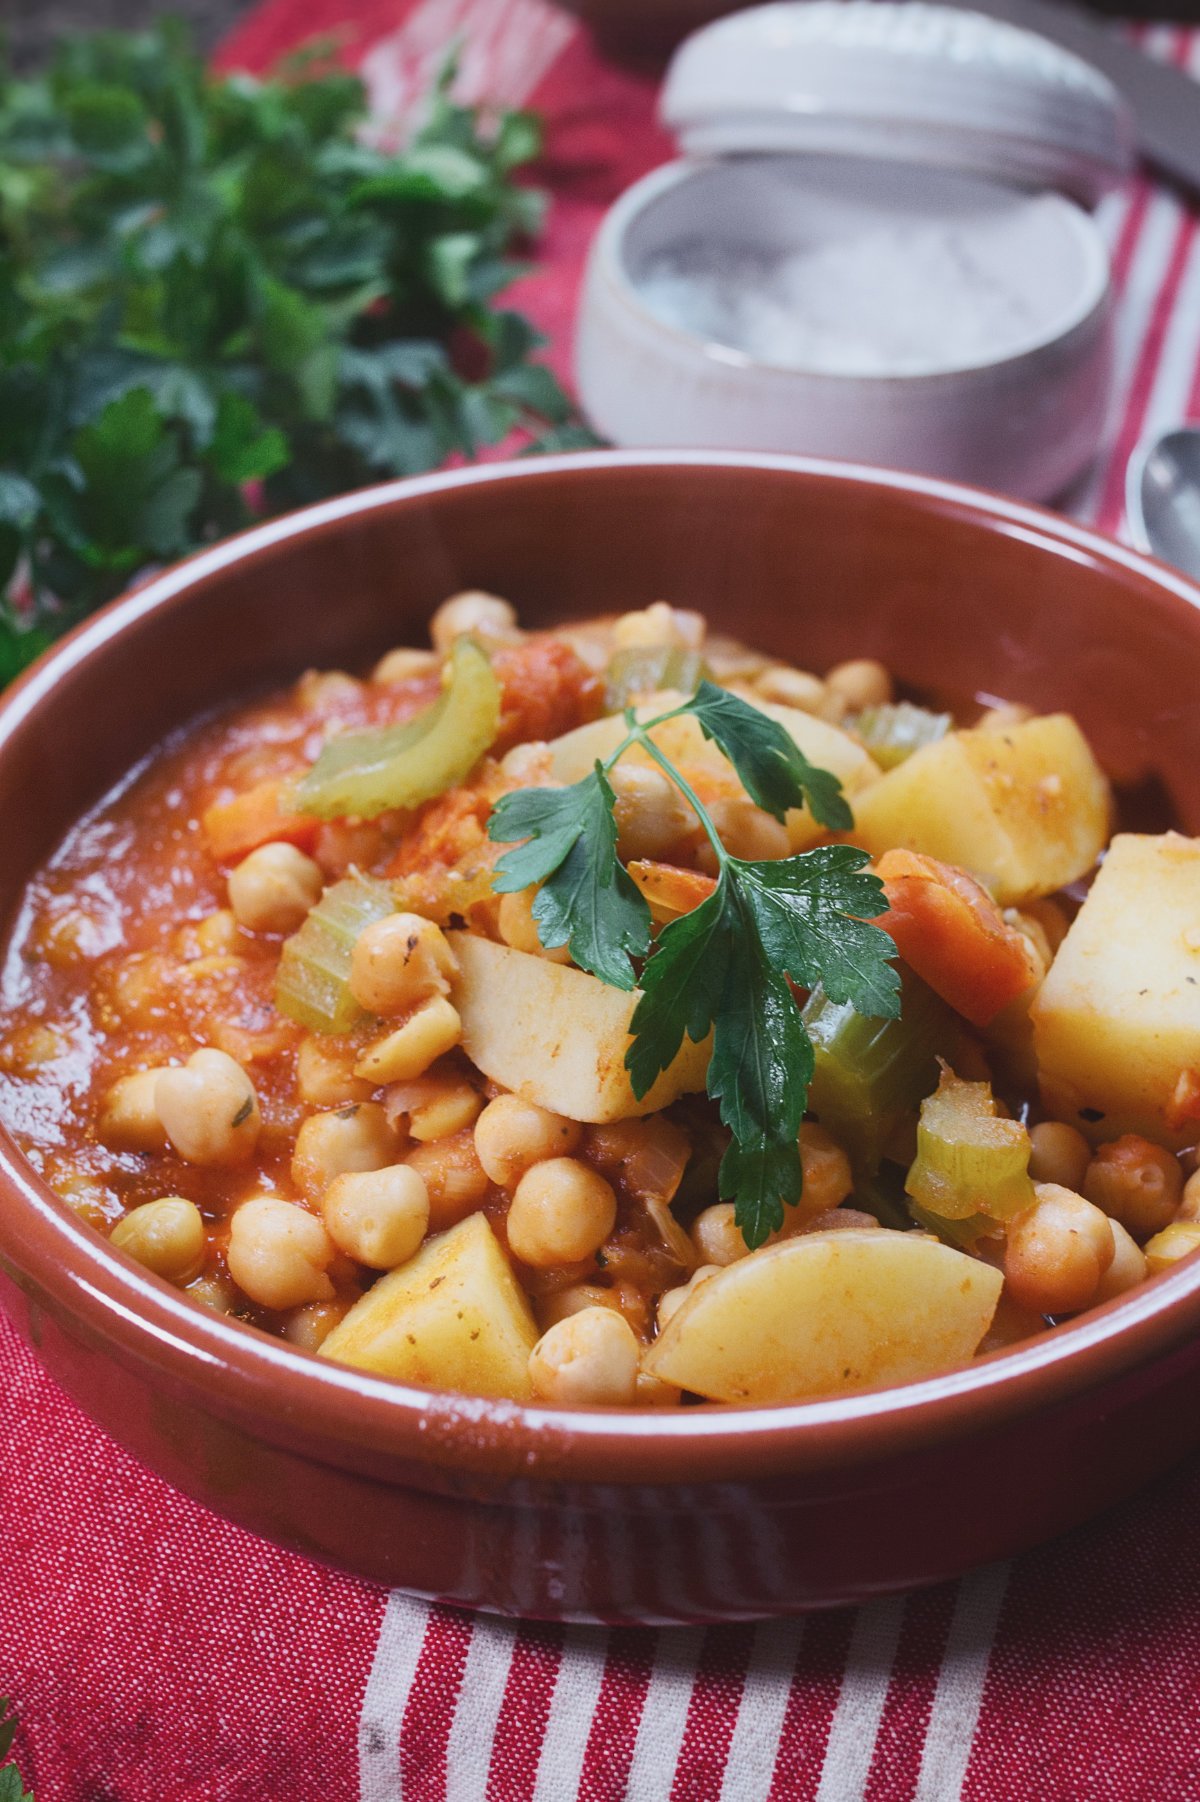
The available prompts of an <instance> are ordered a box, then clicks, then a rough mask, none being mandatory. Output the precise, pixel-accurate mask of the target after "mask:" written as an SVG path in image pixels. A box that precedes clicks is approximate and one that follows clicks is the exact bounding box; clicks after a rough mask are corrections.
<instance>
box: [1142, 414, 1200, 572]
mask: <svg viewBox="0 0 1200 1802" xmlns="http://www.w3.org/2000/svg"><path fill="white" fill-rule="evenodd" d="M1125 511H1126V514H1127V516H1128V519H1129V531H1130V536H1131V537H1132V539H1133V542H1134V544H1135V545H1136V546H1137V548H1138V549H1139V550H1140V551H1149V552H1151V554H1152V555H1153V556H1155V557H1161V558H1162V560H1163V562H1164V563H1173V564H1174V565H1175V567H1176V569H1181V570H1182V571H1183V573H1184V574H1185V575H1187V576H1192V577H1194V578H1195V579H1196V580H1197V581H1200V425H1185V426H1176V427H1174V428H1173V429H1172V430H1171V431H1169V432H1160V433H1159V435H1158V437H1156V438H1148V439H1147V440H1146V442H1145V443H1144V444H1141V445H1139V446H1138V448H1137V450H1135V451H1134V453H1133V456H1132V457H1131V458H1130V459H1129V468H1128V470H1127V472H1126V476H1125Z"/></svg>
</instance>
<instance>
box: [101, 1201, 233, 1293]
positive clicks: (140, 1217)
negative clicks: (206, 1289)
mask: <svg viewBox="0 0 1200 1802" xmlns="http://www.w3.org/2000/svg"><path fill="white" fill-rule="evenodd" d="M109 1242H110V1244H112V1245H115V1246H116V1247H117V1248H118V1250H120V1251H124V1252H128V1254H129V1256H130V1257H131V1258H136V1259H137V1261H138V1263H139V1264H142V1265H144V1266H145V1268H146V1269H147V1270H152V1271H153V1272H154V1274H155V1276H161V1277H165V1278H166V1280H167V1282H169V1283H179V1284H180V1285H182V1284H184V1283H190V1282H191V1281H192V1280H193V1278H195V1277H197V1276H199V1274H200V1271H201V1270H202V1268H203V1266H204V1254H205V1252H206V1250H207V1245H208V1242H207V1239H206V1237H205V1232H204V1219H203V1216H202V1215H201V1213H200V1210H199V1208H198V1207H197V1206H196V1204H195V1202H194V1201H187V1200H185V1198H184V1197H183V1196H182V1195H167V1196H164V1197H163V1199H162V1200H161V1201H144V1202H142V1204H141V1206H140V1207H136V1208H132V1209H131V1210H130V1211H129V1213H128V1214H126V1216H125V1218H124V1220H118V1222H117V1224H116V1226H114V1227H113V1230H112V1233H111V1235H110V1240H109Z"/></svg>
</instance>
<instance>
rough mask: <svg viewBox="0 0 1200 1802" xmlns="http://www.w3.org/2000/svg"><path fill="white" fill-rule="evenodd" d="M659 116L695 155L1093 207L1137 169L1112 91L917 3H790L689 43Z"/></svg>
mask: <svg viewBox="0 0 1200 1802" xmlns="http://www.w3.org/2000/svg"><path fill="white" fill-rule="evenodd" d="M661 111H662V116H663V120H664V122H665V123H666V125H667V126H668V127H669V128H670V129H671V130H672V131H673V132H674V133H675V134H676V136H677V137H678V139H679V141H680V144H681V146H682V148H683V149H684V151H685V152H687V153H688V154H689V155H692V156H721V155H730V154H737V153H739V152H741V153H744V152H747V151H771V150H777V151H818V152H825V153H828V154H835V155H853V156H867V157H888V158H900V159H903V160H904V161H907V162H911V163H914V164H937V165H940V166H941V167H951V168H957V169H964V170H970V171H972V172H973V173H982V174H986V175H992V176H995V177H996V179H997V180H1000V181H1006V182H1012V183H1015V184H1018V185H1021V186H1031V187H1037V188H1046V187H1049V188H1058V189H1061V190H1062V191H1063V192H1064V193H1067V194H1071V195H1073V196H1075V197H1076V198H1077V199H1080V200H1083V201H1085V202H1087V203H1088V204H1089V205H1091V204H1094V203H1095V202H1096V201H1097V200H1099V199H1100V197H1101V195H1103V194H1104V193H1106V192H1107V190H1108V189H1109V188H1111V187H1112V186H1113V185H1114V184H1115V183H1116V182H1117V181H1118V180H1119V179H1120V177H1121V176H1122V175H1123V174H1124V173H1125V171H1126V170H1127V169H1128V168H1129V166H1130V163H1131V161H1132V145H1133V130H1132V122H1131V119H1130V116H1129V113H1128V109H1127V108H1126V106H1125V103H1124V101H1123V100H1122V99H1121V96H1120V95H1119V93H1118V92H1117V90H1116V88H1115V87H1114V86H1113V84H1112V83H1111V82H1110V81H1109V80H1108V78H1107V77H1106V76H1104V75H1101V74H1100V72H1099V71H1098V70H1096V69H1093V68H1092V67H1091V65H1090V64H1089V63H1085V62H1084V61H1082V59H1081V58H1079V57H1077V56H1074V55H1072V54H1071V52H1070V51H1067V50H1063V49H1061V48H1060V47H1059V46H1058V45H1057V44H1052V43H1050V42H1049V41H1048V40H1047V39H1046V38H1041V37H1038V36H1036V35H1035V33H1033V32H1031V31H1023V30H1021V29H1019V28H1018V27H1017V26H1015V25H1008V24H1005V23H1003V22H1001V21H1000V20H998V19H989V18H985V17H984V16H983V14H981V13H973V12H960V11H959V10H957V8H954V7H948V6H932V5H926V4H925V3H924V0H905V3H904V4H896V3H895V0H783V3H781V4H776V5H771V6H759V7H754V8H752V9H751V10H750V11H747V12H739V13H733V14H732V15H730V16H729V17H727V18H724V19H720V20H718V21H717V23H716V24H715V25H709V26H706V27H705V28H704V29H703V30H702V31H698V32H696V33H695V34H694V35H693V36H692V37H690V38H688V39H687V40H686V42H685V43H683V44H682V45H681V46H680V48H679V50H678V51H677V52H676V54H675V57H674V59H673V61H672V63H671V67H670V69H669V71H668V74H667V81H666V86H665V88H664V90H663V96H662V105H661Z"/></svg>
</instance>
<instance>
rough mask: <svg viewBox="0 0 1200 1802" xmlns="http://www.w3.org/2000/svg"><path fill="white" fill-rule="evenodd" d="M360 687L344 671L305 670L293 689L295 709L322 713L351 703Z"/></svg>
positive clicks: (357, 694) (355, 698) (356, 697)
mask: <svg viewBox="0 0 1200 1802" xmlns="http://www.w3.org/2000/svg"><path fill="white" fill-rule="evenodd" d="M360 691H361V685H360V684H359V683H358V682H356V681H355V679H354V677H353V676H351V675H349V674H347V672H346V671H345V670H344V669H306V670H305V672H304V674H303V675H302V676H301V677H300V678H299V680H298V681H297V683H296V686H295V688H294V689H293V691H292V692H293V695H294V697H295V701H296V705H297V707H303V708H304V709H305V710H306V711H307V712H309V713H322V712H324V711H326V710H327V709H330V708H334V707H337V706H338V704H339V702H343V701H346V702H351V703H353V702H354V701H356V700H357V699H358V696H359V693H360Z"/></svg>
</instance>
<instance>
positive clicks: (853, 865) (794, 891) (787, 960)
mask: <svg viewBox="0 0 1200 1802" xmlns="http://www.w3.org/2000/svg"><path fill="white" fill-rule="evenodd" d="M869 861H870V859H869V858H868V856H867V853H866V852H865V851H860V850H858V849H857V848H856V847H855V846H853V845H818V846H817V847H816V848H815V849H814V850H812V851H802V852H801V853H800V855H799V856H798V857H784V858H780V859H779V860H778V861H772V862H766V863H742V862H740V861H738V860H734V859H731V861H730V874H731V879H732V880H733V881H734V883H735V884H736V886H737V889H738V892H739V894H740V895H741V897H742V899H743V900H744V902H745V905H746V907H747V908H748V910H749V912H750V915H751V916H752V926H753V930H754V933H755V935H756V937H757V938H758V940H759V942H760V943H761V945H762V947H763V950H764V951H765V953H766V955H767V957H768V959H769V960H770V963H771V965H772V967H773V968H774V969H776V970H781V971H783V972H784V973H785V974H786V975H788V976H790V977H791V979H792V981H793V982H794V983H795V984H796V985H797V987H799V988H804V989H812V988H815V987H816V985H817V983H818V982H819V983H821V984H822V986H823V987H824V990H825V993H826V994H827V995H828V996H829V998H830V1000H832V1001H848V1002H850V1003H852V1005H853V1006H854V1008H855V1009H856V1011H857V1012H858V1013H860V1014H870V1015H871V1016H873V1017H875V1018H882V1019H895V1018H896V1017H897V1016H898V1015H899V1012H900V978H899V976H898V975H897V973H896V970H895V967H894V966H893V964H892V963H891V962H890V959H892V958H893V957H895V955H896V947H895V945H894V943H893V942H892V940H891V938H889V936H888V934H887V933H886V932H882V931H880V929H879V927H878V926H872V925H869V924H868V923H867V922H868V921H869V920H871V919H874V918H877V917H878V916H879V915H880V914H882V913H885V912H886V911H887V896H886V894H885V893H884V888H883V884H882V882H880V880H879V878H878V877H877V876H872V875H869V874H868V873H867V872H866V870H865V867H864V866H865V865H866V864H867V863H868V862H869Z"/></svg>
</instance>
